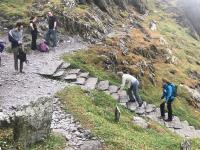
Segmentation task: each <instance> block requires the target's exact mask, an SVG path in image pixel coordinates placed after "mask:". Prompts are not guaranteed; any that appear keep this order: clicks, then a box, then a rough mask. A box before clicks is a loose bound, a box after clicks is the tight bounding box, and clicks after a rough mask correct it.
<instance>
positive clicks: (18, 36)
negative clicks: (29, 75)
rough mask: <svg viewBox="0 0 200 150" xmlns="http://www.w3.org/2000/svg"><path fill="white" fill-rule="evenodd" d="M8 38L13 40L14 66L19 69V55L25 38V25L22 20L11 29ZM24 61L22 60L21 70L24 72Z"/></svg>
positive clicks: (16, 69)
mask: <svg viewBox="0 0 200 150" xmlns="http://www.w3.org/2000/svg"><path fill="white" fill-rule="evenodd" d="M8 39H9V41H10V42H11V48H12V50H13V54H14V68H15V71H18V56H19V51H20V50H21V47H22V40H23V25H22V23H21V22H18V23H17V24H16V27H15V28H13V29H12V30H10V31H9V33H8ZM22 69H23V61H20V72H21V73H22Z"/></svg>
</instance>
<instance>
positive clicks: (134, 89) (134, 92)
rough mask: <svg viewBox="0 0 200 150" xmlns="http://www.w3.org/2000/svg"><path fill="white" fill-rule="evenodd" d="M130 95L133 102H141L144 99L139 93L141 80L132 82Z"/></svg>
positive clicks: (129, 90)
mask: <svg viewBox="0 0 200 150" xmlns="http://www.w3.org/2000/svg"><path fill="white" fill-rule="evenodd" d="M128 95H129V98H130V101H131V102H134V101H135V100H136V101H137V102H138V103H139V104H140V103H142V100H141V98H140V95H139V82H138V81H136V82H134V83H131V87H130V88H129V89H128Z"/></svg>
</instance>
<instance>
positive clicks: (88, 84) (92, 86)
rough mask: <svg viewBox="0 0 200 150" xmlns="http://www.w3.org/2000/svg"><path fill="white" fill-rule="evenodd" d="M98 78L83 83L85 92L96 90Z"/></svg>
mask: <svg viewBox="0 0 200 150" xmlns="http://www.w3.org/2000/svg"><path fill="white" fill-rule="evenodd" d="M97 82H98V78H88V79H87V81H86V83H85V88H86V90H94V89H95V88H96V85H97Z"/></svg>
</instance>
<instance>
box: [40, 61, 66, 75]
mask: <svg viewBox="0 0 200 150" xmlns="http://www.w3.org/2000/svg"><path fill="white" fill-rule="evenodd" d="M63 63H64V62H63V61H52V62H49V63H46V64H44V65H43V66H42V68H41V69H40V70H39V71H38V74H40V75H44V76H52V75H53V74H54V73H55V72H56V71H57V70H58V69H59V68H60V67H61V66H62V64H63Z"/></svg>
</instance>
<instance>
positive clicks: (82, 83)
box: [74, 77, 86, 85]
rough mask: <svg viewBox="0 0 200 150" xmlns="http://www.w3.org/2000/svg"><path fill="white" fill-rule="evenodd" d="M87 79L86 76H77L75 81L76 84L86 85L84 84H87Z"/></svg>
mask: <svg viewBox="0 0 200 150" xmlns="http://www.w3.org/2000/svg"><path fill="white" fill-rule="evenodd" d="M85 81H86V79H85V78H81V77H78V78H77V81H76V82H74V84H78V85H84V84H85Z"/></svg>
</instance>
